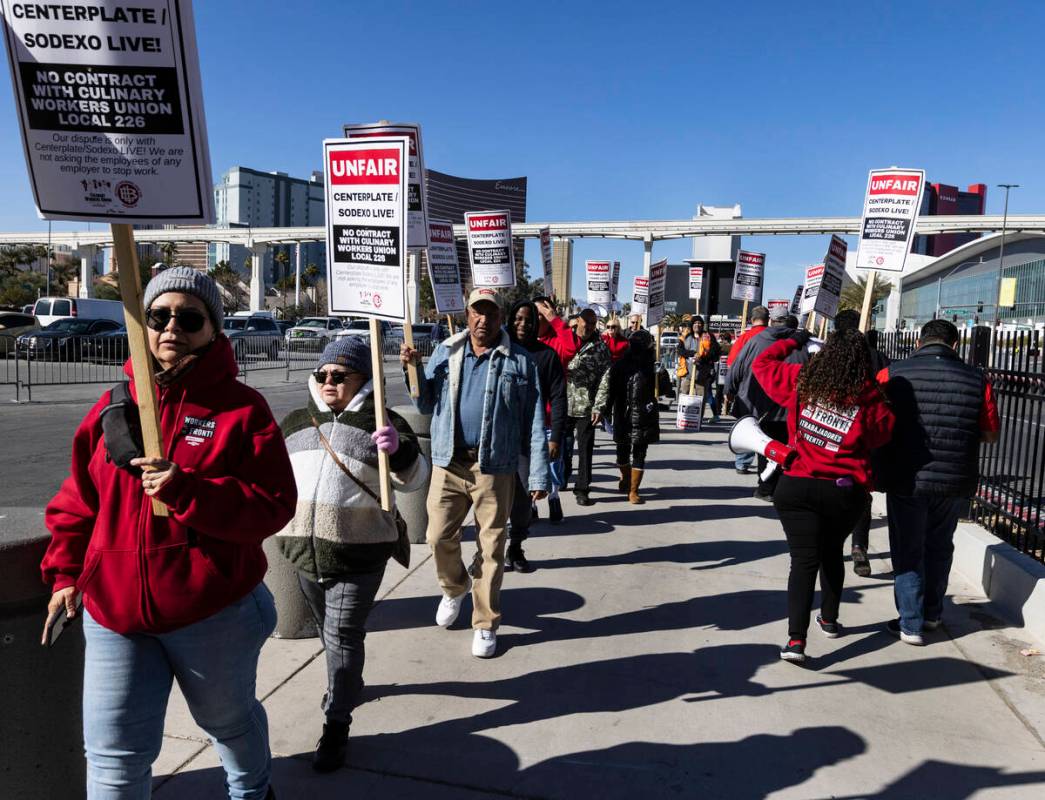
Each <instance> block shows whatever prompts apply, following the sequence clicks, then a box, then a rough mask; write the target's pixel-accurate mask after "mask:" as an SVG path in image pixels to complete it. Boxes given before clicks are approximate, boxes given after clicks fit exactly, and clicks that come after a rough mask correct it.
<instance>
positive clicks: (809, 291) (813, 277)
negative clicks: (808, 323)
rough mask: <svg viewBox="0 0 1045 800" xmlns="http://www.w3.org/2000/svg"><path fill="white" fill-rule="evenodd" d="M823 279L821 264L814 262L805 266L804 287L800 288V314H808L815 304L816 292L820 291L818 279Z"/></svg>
mask: <svg viewBox="0 0 1045 800" xmlns="http://www.w3.org/2000/svg"><path fill="white" fill-rule="evenodd" d="M823 279H824V265H823V264H814V265H813V266H811V267H806V282H805V288H804V289H803V290H802V304H801V306H800V310H801V313H802V314H808V313H809V312H810V311H812V310H813V306H815V305H816V295H817V292H819V291H820V281H822V280H823Z"/></svg>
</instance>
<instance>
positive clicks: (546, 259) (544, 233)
mask: <svg viewBox="0 0 1045 800" xmlns="http://www.w3.org/2000/svg"><path fill="white" fill-rule="evenodd" d="M541 265H542V266H543V267H544V293H545V294H546V295H547V296H548V297H552V296H553V295H554V294H555V292H554V291H553V289H554V286H555V283H554V280H553V278H552V232H551V229H550V228H541Z"/></svg>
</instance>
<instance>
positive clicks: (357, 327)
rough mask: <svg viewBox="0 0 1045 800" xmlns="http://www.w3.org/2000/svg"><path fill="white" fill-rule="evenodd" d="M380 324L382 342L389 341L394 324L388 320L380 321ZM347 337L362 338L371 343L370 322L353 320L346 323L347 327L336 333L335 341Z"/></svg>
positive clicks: (367, 320)
mask: <svg viewBox="0 0 1045 800" xmlns="http://www.w3.org/2000/svg"><path fill="white" fill-rule="evenodd" d="M377 322H378V324H379V325H380V326H381V339H382V341H384V340H386V339H388V338H389V337H390V336H391V334H392V323H391V322H389V321H388V320H384V319H379V320H378V321H377ZM345 336H361V337H363V338H364V339H366V341H367V342H369V341H370V320H369V319H353V320H349V321H348V322H346V323H345V327H344V328H342V329H341V330H339V331H336V332H335V333H334V338H335V339H341V338H343V337H345Z"/></svg>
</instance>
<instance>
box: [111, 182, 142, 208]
mask: <svg viewBox="0 0 1045 800" xmlns="http://www.w3.org/2000/svg"><path fill="white" fill-rule="evenodd" d="M113 193H114V194H115V195H116V198H117V199H118V200H119V201H120V202H121V203H123V204H124V205H125V206H127V208H134V207H135V206H136V205H138V201H139V200H141V199H142V190H141V189H139V188H138V187H137V185H136V184H133V183H131V182H130V181H121V182H120V183H118V184H116V189H115V190H114V192H113Z"/></svg>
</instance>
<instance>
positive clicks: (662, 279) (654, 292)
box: [632, 258, 668, 328]
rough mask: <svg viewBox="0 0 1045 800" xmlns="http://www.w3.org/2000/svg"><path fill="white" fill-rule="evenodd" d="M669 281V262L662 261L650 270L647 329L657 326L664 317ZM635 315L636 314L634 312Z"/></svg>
mask: <svg viewBox="0 0 1045 800" xmlns="http://www.w3.org/2000/svg"><path fill="white" fill-rule="evenodd" d="M667 279H668V260H667V259H666V258H665V259H662V260H661V261H658V262H657V263H655V264H650V268H649V300H648V305H647V306H646V327H647V328H648V327H650V326H651V325H656V324H657V323H659V322H660V321H661V319H662V318H663V317H664V288H665V284H666V283H667ZM632 313H633V314H634V313H635V312H634V311H632Z"/></svg>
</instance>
